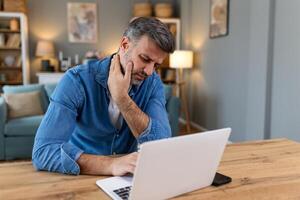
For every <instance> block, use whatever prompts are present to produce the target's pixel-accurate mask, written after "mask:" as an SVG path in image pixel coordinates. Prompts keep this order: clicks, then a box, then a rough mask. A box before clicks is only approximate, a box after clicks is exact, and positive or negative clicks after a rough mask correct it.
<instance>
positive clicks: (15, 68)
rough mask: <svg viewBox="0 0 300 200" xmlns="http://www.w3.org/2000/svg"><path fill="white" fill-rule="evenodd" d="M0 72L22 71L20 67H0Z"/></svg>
mask: <svg viewBox="0 0 300 200" xmlns="http://www.w3.org/2000/svg"><path fill="white" fill-rule="evenodd" d="M0 70H22V67H17V66H13V67H0Z"/></svg>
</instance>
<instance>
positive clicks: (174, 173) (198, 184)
mask: <svg viewBox="0 0 300 200" xmlns="http://www.w3.org/2000/svg"><path fill="white" fill-rule="evenodd" d="M230 132H231V129H230V128H226V129H220V130H214V131H207V132H203V133H196V134H192V135H187V136H179V137H173V138H168V139H162V140H157V141H151V142H147V143H144V144H142V145H141V148H140V153H139V155H138V159H137V164H136V168H135V172H134V176H133V177H130V176H125V177H111V178H106V179H101V180H97V181H96V184H97V185H98V186H99V187H100V188H101V189H102V190H103V191H104V192H106V193H107V194H108V195H109V196H110V197H111V198H112V199H114V200H122V199H133V200H136V199H138V200H139V199H143V200H147V199H151V200H156V199H166V198H171V197H174V196H178V195H181V194H183V193H186V192H191V191H193V190H197V189H200V188H204V187H207V186H209V185H211V183H212V181H213V179H214V176H215V173H216V171H217V168H218V165H219V162H220V160H221V157H222V155H223V151H224V149H225V146H226V143H227V141H228V138H229V135H230Z"/></svg>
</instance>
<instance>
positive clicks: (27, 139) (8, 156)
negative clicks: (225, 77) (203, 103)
mask: <svg viewBox="0 0 300 200" xmlns="http://www.w3.org/2000/svg"><path fill="white" fill-rule="evenodd" d="M55 86H56V84H45V85H41V84H31V85H21V86H4V87H3V92H4V93H23V92H32V91H40V92H41V93H40V94H41V103H42V108H43V111H44V112H46V111H47V107H48V105H49V97H50V96H51V94H52V92H53V91H54V89H55ZM165 95H166V100H167V104H166V108H167V112H168V117H169V121H170V125H171V129H172V135H173V136H176V135H177V134H178V125H179V123H178V118H179V111H180V100H179V99H178V98H177V97H175V96H172V87H171V86H168V85H165ZM42 118H43V115H38V116H30V117H22V118H16V119H11V120H8V119H7V106H6V103H5V101H4V98H3V97H0V160H12V159H23V158H31V151H32V147H33V141H34V136H35V133H36V131H37V129H38V127H39V124H40V123H41V120H42Z"/></svg>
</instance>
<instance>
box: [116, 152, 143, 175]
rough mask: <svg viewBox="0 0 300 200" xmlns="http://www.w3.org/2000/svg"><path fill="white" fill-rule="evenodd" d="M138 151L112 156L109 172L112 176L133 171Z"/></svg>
mask: <svg viewBox="0 0 300 200" xmlns="http://www.w3.org/2000/svg"><path fill="white" fill-rule="evenodd" d="M137 156H138V153H137V152H134V153H131V154H128V155H126V156H121V157H116V158H113V161H112V165H111V173H112V175H113V176H123V175H125V174H128V173H132V174H133V173H134V170H135V166H136V161H137Z"/></svg>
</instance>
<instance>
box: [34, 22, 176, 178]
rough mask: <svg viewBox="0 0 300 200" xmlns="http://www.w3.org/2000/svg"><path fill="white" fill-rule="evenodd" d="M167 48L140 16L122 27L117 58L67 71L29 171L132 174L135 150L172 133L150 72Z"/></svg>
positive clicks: (160, 32) (159, 29)
mask: <svg viewBox="0 0 300 200" xmlns="http://www.w3.org/2000/svg"><path fill="white" fill-rule="evenodd" d="M173 51H174V38H173V36H172V34H171V33H170V31H169V30H168V28H167V27H166V25H164V24H163V23H162V22H160V21H159V20H157V19H154V18H143V17H141V18H136V19H135V20H133V21H132V22H131V23H130V24H129V26H128V28H127V29H126V31H125V32H124V34H123V37H122V40H121V44H120V47H119V51H118V53H117V54H115V55H113V56H112V57H108V58H104V59H103V60H100V61H94V62H89V63H88V64H85V65H79V66H77V67H75V68H73V69H70V70H68V71H67V72H66V74H65V75H64V77H63V78H62V80H61V81H60V83H59V84H58V85H57V87H56V89H55V91H54V93H53V95H52V96H51V99H50V105H49V108H48V111H47V113H46V114H45V117H44V118H43V121H42V123H41V125H40V127H39V129H38V131H37V135H36V138H35V144H34V148H33V155H32V161H33V164H34V166H35V168H36V169H38V170H48V171H54V172H60V173H66V174H79V173H81V174H95V175H117V176H121V175H124V174H127V173H133V172H134V169H135V163H136V159H137V153H136V152H135V151H136V150H137V146H138V145H139V144H141V143H143V142H146V141H150V140H157V139H161V138H167V137H170V135H171V131H170V125H169V122H168V118H167V113H166V110H165V97H164V89H163V85H162V82H161V80H160V78H159V76H158V75H157V74H156V73H155V72H154V71H155V68H156V67H157V66H159V65H160V64H161V63H162V62H163V60H164V59H165V57H166V56H167V54H168V53H171V52H173ZM112 154H125V155H123V156H111V155H112Z"/></svg>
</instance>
